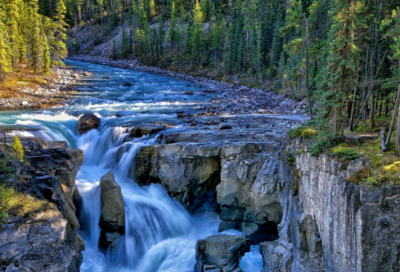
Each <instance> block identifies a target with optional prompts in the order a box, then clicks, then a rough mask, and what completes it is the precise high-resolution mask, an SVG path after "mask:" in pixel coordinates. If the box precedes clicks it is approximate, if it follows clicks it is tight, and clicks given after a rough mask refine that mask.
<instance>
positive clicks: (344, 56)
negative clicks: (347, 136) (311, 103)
mask: <svg viewBox="0 0 400 272" xmlns="http://www.w3.org/2000/svg"><path fill="white" fill-rule="evenodd" d="M362 9H363V5H362V3H361V2H358V1H353V0H336V1H334V3H333V5H332V9H331V11H332V13H331V16H332V26H331V28H330V31H329V34H328V38H329V47H328V50H327V54H328V55H327V57H326V65H325V67H324V69H323V70H322V71H321V73H322V81H321V84H320V86H319V90H318V91H319V95H320V102H321V106H320V108H319V110H320V113H319V114H320V117H321V118H322V119H323V120H324V121H322V122H321V123H319V124H320V125H325V126H327V129H329V130H331V131H332V132H333V133H335V134H336V135H337V136H339V137H341V136H342V135H343V130H344V122H345V112H344V106H345V103H346V102H347V101H348V98H349V93H350V91H351V90H352V89H353V86H354V84H355V78H354V74H355V71H356V67H357V65H358V61H359V50H358V48H357V46H356V43H355V36H356V31H357V27H359V22H357V19H358V18H357V14H360V13H361V12H362Z"/></svg>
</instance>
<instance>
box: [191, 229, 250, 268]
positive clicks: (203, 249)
mask: <svg viewBox="0 0 400 272" xmlns="http://www.w3.org/2000/svg"><path fill="white" fill-rule="evenodd" d="M248 251H250V243H249V241H248V240H247V239H246V238H244V237H242V236H233V235H227V234H217V235H213V236H210V237H208V238H206V239H204V240H198V241H197V244H196V265H195V268H194V271H195V272H204V271H221V272H231V271H235V272H239V271H242V270H241V269H240V268H239V261H240V258H241V257H242V256H243V255H244V254H245V252H248Z"/></svg>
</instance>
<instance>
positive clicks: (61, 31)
mask: <svg viewBox="0 0 400 272" xmlns="http://www.w3.org/2000/svg"><path fill="white" fill-rule="evenodd" d="M65 12H66V7H65V4H64V1H63V0H57V6H56V12H55V17H54V23H53V38H52V40H51V42H50V54H51V59H52V65H53V66H59V65H64V63H63V59H65V58H66V57H67V56H68V50H67V46H66V45H65V40H66V39H67V34H66V27H67V26H68V25H67V24H66V23H65V21H64V18H65Z"/></svg>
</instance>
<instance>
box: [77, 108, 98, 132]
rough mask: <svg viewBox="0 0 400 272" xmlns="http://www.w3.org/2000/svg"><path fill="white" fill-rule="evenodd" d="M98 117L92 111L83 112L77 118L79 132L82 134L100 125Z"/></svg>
mask: <svg viewBox="0 0 400 272" xmlns="http://www.w3.org/2000/svg"><path fill="white" fill-rule="evenodd" d="M100 121H101V120H100V119H99V118H98V117H97V116H96V115H94V114H93V113H85V114H83V115H82V116H81V118H79V120H78V123H77V124H76V125H77V128H78V132H79V134H81V135H82V134H84V133H86V132H88V131H89V130H91V129H94V128H98V127H99V126H100Z"/></svg>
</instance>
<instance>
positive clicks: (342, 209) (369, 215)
mask: <svg viewBox="0 0 400 272" xmlns="http://www.w3.org/2000/svg"><path fill="white" fill-rule="evenodd" d="M300 145H301V143H300V141H299V140H297V141H294V142H292V145H291V146H289V147H288V148H287V149H288V150H290V151H292V152H293V151H294V150H295V149H298V147H299V146H300ZM305 150H306V152H305V153H302V154H300V155H297V156H295V161H296V162H295V169H296V170H297V171H298V180H296V182H298V194H294V192H293V191H294V190H293V189H292V191H291V192H289V194H287V195H285V196H284V197H283V199H284V201H283V202H282V206H283V207H284V211H285V213H284V215H283V220H282V222H281V223H280V225H279V230H280V231H279V237H280V238H279V239H278V240H277V241H274V242H271V243H268V242H267V243H263V244H262V249H263V251H264V261H265V263H266V265H268V266H269V267H270V270H271V271H363V272H365V271H371V272H372V271H399V269H400V268H399V266H400V259H399V246H400V240H399V238H400V237H399V235H400V233H399V231H398V225H397V224H398V223H397V222H399V216H400V211H399V209H398V208H397V207H398V204H399V190H400V186H398V185H391V184H384V185H382V186H381V187H375V188H365V187H363V186H359V185H357V184H354V183H351V182H348V180H349V178H350V177H352V176H354V175H356V174H357V173H358V172H359V171H360V170H361V169H363V168H364V167H367V166H366V165H364V163H363V161H362V159H359V160H355V161H352V162H350V163H349V164H344V163H343V162H339V161H337V160H335V159H333V158H331V157H329V156H327V155H326V154H325V155H321V156H319V157H317V158H315V157H311V156H310V154H309V153H308V152H307V146H305ZM293 154H294V153H293Z"/></svg>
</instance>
